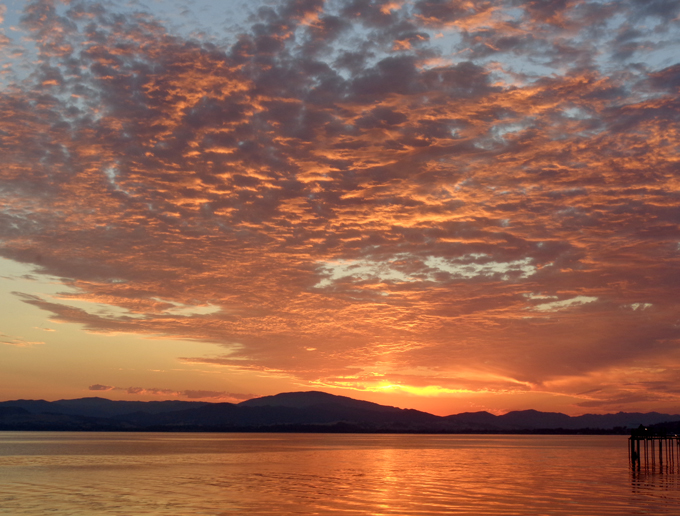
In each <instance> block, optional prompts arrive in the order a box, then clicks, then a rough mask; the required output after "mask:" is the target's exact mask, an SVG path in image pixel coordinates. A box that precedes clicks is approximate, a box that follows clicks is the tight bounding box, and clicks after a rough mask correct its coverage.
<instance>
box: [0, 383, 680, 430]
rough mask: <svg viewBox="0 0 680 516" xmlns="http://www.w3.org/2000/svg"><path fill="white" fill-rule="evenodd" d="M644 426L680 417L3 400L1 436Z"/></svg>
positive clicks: (337, 401) (359, 404)
mask: <svg viewBox="0 0 680 516" xmlns="http://www.w3.org/2000/svg"><path fill="white" fill-rule="evenodd" d="M640 424H642V425H645V426H650V425H659V424H665V425H666V427H668V428H676V427H677V428H680V415H670V414H659V413H656V412H651V413H648V414H640V413H624V412H619V413H618V414H605V415H597V414H587V415H584V416H578V417H570V416H567V415H565V414H560V413H555V412H538V411H536V410H524V411H515V412H509V413H507V414H504V415H502V416H495V415H493V414H490V413H488V412H465V413H462V414H455V415H451V416H446V417H440V416H435V415H433V414H428V413H427V412H421V411H418V410H411V409H400V408H396V407H389V406H385V405H379V404H377V403H371V402H368V401H361V400H355V399H353V398H349V397H346V396H335V395H333V394H328V393H325V392H317V391H312V392H289V393H282V394H277V395H275V396H265V397H262V398H255V399H251V400H248V401H244V402H242V403H238V404H233V403H206V402H192V401H149V402H142V401H112V400H108V399H105V398H81V399H75V400H59V401H52V402H50V401H44V400H15V401H5V402H0V430H71V431H161V432H163V431H191V432H208V431H210V432H237V431H241V432H403V433H627V432H628V431H629V429H631V428H636V427H638V426H639V425H640Z"/></svg>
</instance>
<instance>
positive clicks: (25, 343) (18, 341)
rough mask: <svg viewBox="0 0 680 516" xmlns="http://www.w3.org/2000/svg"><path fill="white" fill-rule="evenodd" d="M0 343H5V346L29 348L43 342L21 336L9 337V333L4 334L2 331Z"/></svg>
mask: <svg viewBox="0 0 680 516" xmlns="http://www.w3.org/2000/svg"><path fill="white" fill-rule="evenodd" d="M0 344H5V345H7V346H14V347H17V348H30V347H33V346H38V345H41V344H45V343H44V342H41V341H30V340H26V339H23V338H21V337H11V336H9V335H5V334H4V333H0Z"/></svg>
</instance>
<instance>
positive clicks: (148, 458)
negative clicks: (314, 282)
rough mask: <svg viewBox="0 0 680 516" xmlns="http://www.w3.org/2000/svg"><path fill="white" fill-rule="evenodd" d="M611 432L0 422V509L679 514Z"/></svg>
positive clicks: (664, 477)
mask: <svg viewBox="0 0 680 516" xmlns="http://www.w3.org/2000/svg"><path fill="white" fill-rule="evenodd" d="M626 445H627V439H626V437H621V436H471V435H463V436H460V435H455V436H432V435H316V434H167V433H163V434H160V433H159V434H149V433H51V432H50V433H37V432H35V433H34V432H0V514H3V515H5V514H11V515H26V514H30V515H41V516H42V515H47V514H51V515H52V514H53V515H88V516H90V515H100V514H101V515H126V516H131V515H135V516H136V515H145V514H154V515H164V516H165V515H173V516H183V515H233V514H247V515H261V514H262V515H264V514H267V515H274V514H275V515H279V516H285V515H292V514H300V515H313V514H321V515H322V514H347V515H360V514H361V515H383V514H385V515H386V514H394V515H442V514H470V515H476V516H477V515H501V514H503V515H510V514H514V515H570V516H572V515H601V514H612V515H617V516H620V515H627V514H650V515H659V514H673V515H677V514H680V482H679V478H680V474H678V473H670V472H668V471H664V472H661V471H655V472H646V473H644V472H643V473H635V474H634V473H632V472H631V471H630V469H629V467H628V454H627V448H626Z"/></svg>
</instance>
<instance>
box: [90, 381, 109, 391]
mask: <svg viewBox="0 0 680 516" xmlns="http://www.w3.org/2000/svg"><path fill="white" fill-rule="evenodd" d="M88 389H89V390H91V391H112V390H113V389H115V387H113V386H111V385H101V384H99V383H95V384H94V385H90V386H89V387H88Z"/></svg>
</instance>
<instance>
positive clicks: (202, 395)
mask: <svg viewBox="0 0 680 516" xmlns="http://www.w3.org/2000/svg"><path fill="white" fill-rule="evenodd" d="M88 389H89V390H91V391H122V392H125V393H126V394H129V395H134V396H148V395H151V396H162V397H168V396H171V397H184V398H187V399H190V400H219V401H223V400H227V399H228V400H235V401H244V400H248V399H251V398H254V397H255V395H254V394H243V393H233V392H224V391H206V390H191V389H188V390H184V391H176V390H173V389H159V388H157V387H151V388H146V387H115V386H112V385H101V384H98V383H97V384H94V385H90V386H89V387H88Z"/></svg>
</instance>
